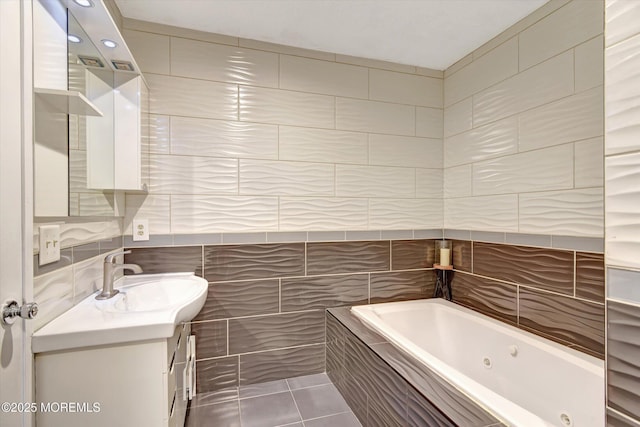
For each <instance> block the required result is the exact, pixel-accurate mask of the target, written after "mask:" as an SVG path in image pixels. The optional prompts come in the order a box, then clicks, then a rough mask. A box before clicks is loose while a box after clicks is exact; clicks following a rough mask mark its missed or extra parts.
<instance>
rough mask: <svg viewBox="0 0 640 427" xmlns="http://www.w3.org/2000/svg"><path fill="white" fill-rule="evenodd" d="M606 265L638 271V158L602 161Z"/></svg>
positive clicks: (639, 210) (639, 233) (639, 201)
mask: <svg viewBox="0 0 640 427" xmlns="http://www.w3.org/2000/svg"><path fill="white" fill-rule="evenodd" d="M605 171H606V173H605V176H606V183H605V188H606V194H605V206H606V207H607V215H606V217H605V227H606V233H605V235H606V248H607V249H606V257H607V264H613V265H617V266H620V267H634V268H640V227H638V218H640V154H638V153H635V154H624V155H619V156H611V157H607V158H606V159H605Z"/></svg>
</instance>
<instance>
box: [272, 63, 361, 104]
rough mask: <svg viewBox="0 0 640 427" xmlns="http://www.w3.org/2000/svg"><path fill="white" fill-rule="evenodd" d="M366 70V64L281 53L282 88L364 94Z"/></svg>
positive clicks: (333, 93) (354, 95) (351, 94)
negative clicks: (355, 64)
mask: <svg viewBox="0 0 640 427" xmlns="http://www.w3.org/2000/svg"><path fill="white" fill-rule="evenodd" d="M368 73H369V71H368V70H367V69H366V68H364V67H357V66H354V65H347V64H340V63H337V62H329V61H318V60H315V59H309V58H302V57H299V56H289V55H281V56H280V88H282V89H291V90H299V91H302V92H314V93H324V94H327V95H341V96H349V97H353V98H367V97H368V91H369V86H368V81H369V80H368Z"/></svg>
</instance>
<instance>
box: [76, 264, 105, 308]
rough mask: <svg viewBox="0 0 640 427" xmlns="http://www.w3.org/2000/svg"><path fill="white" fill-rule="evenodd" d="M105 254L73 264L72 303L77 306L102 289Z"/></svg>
mask: <svg viewBox="0 0 640 427" xmlns="http://www.w3.org/2000/svg"><path fill="white" fill-rule="evenodd" d="M104 257H105V254H102V255H99V256H97V257H93V258H90V259H87V260H85V261H82V262H79V263H76V264H73V282H74V288H73V303H74V304H77V303H79V302H80V301H82V300H83V299H84V298H86V297H87V296H89V295H91V294H92V293H94V292H95V291H97V290H98V289H101V288H102V273H103V269H104Z"/></svg>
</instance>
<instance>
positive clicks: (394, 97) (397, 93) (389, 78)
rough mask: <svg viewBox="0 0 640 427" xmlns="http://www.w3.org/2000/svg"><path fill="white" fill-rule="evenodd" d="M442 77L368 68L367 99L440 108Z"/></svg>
mask: <svg viewBox="0 0 640 427" xmlns="http://www.w3.org/2000/svg"><path fill="white" fill-rule="evenodd" d="M442 86H443V82H442V79H437V78H433V77H424V76H416V75H413V74H406V73H396V72H393V71H385V70H376V69H370V70H369V99H373V100H376V101H384V102H395V103H398V104H410V105H420V106H423V107H435V108H442V102H443V100H442Z"/></svg>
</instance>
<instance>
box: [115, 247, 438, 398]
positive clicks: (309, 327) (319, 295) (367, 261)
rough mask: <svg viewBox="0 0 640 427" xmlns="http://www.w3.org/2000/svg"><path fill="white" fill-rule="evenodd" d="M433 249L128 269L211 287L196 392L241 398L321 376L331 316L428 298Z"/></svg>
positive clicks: (298, 254)
mask: <svg viewBox="0 0 640 427" xmlns="http://www.w3.org/2000/svg"><path fill="white" fill-rule="evenodd" d="M434 247H435V245H434V241H433V240H429V239H416V240H393V241H391V240H374V241H343V242H306V243H305V242H300V243H298V242H296V243H270V244H233V245H204V246H203V245H196V246H182V247H178V246H176V247H160V248H153V247H143V248H133V249H132V251H133V253H132V254H130V255H128V256H127V258H126V262H135V263H137V264H140V266H141V267H142V268H143V269H144V270H145V271H148V272H163V271H194V272H196V274H198V275H200V276H204V277H205V278H206V279H207V281H208V282H209V292H208V295H207V300H206V302H205V306H204V307H203V309H202V310H201V312H200V313H199V314H198V316H197V317H196V318H195V319H194V323H193V331H194V333H195V334H196V336H197V337H198V370H197V374H198V389H199V391H201V392H208V391H219V393H220V394H221V395H223V396H224V397H229V398H233V397H234V396H237V390H236V391H234V389H235V388H237V387H238V386H240V385H243V384H251V383H255V382H263V381H271V380H277V379H282V378H288V377H294V376H300V375H307V374H313V373H317V372H323V371H324V370H325V326H324V310H325V309H326V308H328V307H339V306H348V305H357V304H368V303H370V302H386V301H400V300H408V299H416V298H427V297H430V296H431V295H432V293H433V286H434V279H435V276H434V274H433V272H432V271H431V270H432V269H431V266H432V265H433V255H434ZM203 272H204V273H203Z"/></svg>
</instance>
